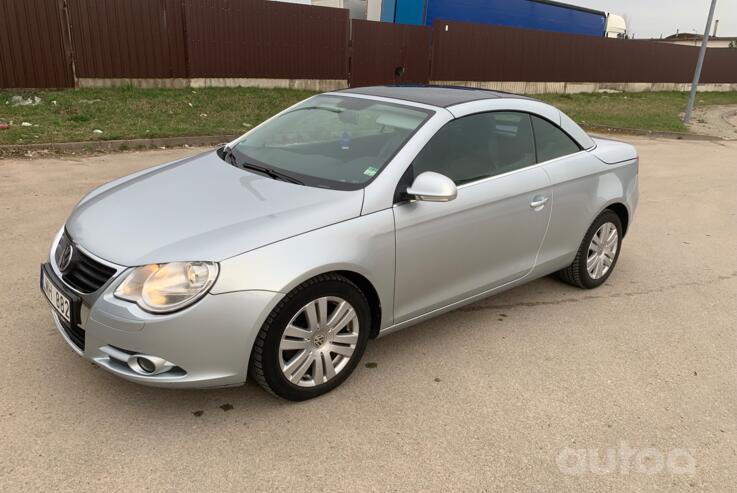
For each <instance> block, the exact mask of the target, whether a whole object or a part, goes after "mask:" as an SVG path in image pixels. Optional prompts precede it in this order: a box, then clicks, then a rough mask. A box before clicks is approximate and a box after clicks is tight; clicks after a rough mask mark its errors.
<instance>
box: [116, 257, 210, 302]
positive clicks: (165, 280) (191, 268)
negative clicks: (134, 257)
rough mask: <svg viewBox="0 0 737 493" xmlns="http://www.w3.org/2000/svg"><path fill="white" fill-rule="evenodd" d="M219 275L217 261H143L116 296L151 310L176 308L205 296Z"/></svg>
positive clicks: (121, 286) (126, 279) (127, 278)
mask: <svg viewBox="0 0 737 493" xmlns="http://www.w3.org/2000/svg"><path fill="white" fill-rule="evenodd" d="M217 276H218V264H216V263H213V262H172V263H169V264H151V265H144V266H142V267H136V268H135V269H133V271H132V272H131V273H130V274H128V276H127V277H126V278H125V280H124V281H123V282H122V283H121V284H120V286H118V288H117V289H116V290H115V296H116V297H118V298H120V299H123V300H127V301H132V302H134V303H137V304H138V306H140V307H141V308H143V309H144V310H146V311H148V312H153V313H167V312H173V311H176V310H179V309H181V308H184V307H186V306H189V305H191V304H192V303H194V302H195V301H197V300H198V299H200V298H201V297H202V296H204V295H205V293H207V291H209V289H210V288H211V287H212V285H213V284H214V283H215V279H216V278H217Z"/></svg>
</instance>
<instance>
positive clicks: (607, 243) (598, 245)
mask: <svg viewBox="0 0 737 493" xmlns="http://www.w3.org/2000/svg"><path fill="white" fill-rule="evenodd" d="M621 239H622V221H621V220H620V219H619V216H618V215H617V214H616V213H615V212H613V211H611V210H609V209H607V210H605V211H604V212H602V213H601V214H600V215H599V217H597V218H596V220H595V221H594V222H593V223H592V224H591V226H590V227H589V229H588V231H587V232H586V235H585V236H584V238H583V241H581V246H580V247H579V249H578V252H577V253H576V258H575V259H574V260H573V263H572V264H571V265H569V266H568V267H566V268H565V269H563V270H561V271H559V272H558V277H559V278H560V279H561V280H563V281H564V282H567V283H568V284H572V285H574V286H578V287H580V288H583V289H593V288H596V287H599V286H601V285H602V284H604V283H605V282H606V280H607V279H608V278H609V276H610V275H611V274H612V271H614V267H615V266H616V265H617V259H618V258H619V251H620V247H621Z"/></svg>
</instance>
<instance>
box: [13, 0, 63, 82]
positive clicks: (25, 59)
mask: <svg viewBox="0 0 737 493" xmlns="http://www.w3.org/2000/svg"><path fill="white" fill-rule="evenodd" d="M67 29H68V26H67V24H66V16H65V13H64V3H63V0H0V87H70V86H73V85H74V75H73V73H72V56H71V49H70V46H69V43H68V40H69V38H68V34H66V33H67Z"/></svg>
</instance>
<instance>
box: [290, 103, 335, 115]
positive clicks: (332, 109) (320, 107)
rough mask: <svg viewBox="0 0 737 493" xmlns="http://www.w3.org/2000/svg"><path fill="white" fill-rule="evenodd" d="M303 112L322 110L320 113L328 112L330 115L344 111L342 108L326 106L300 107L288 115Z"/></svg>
mask: <svg viewBox="0 0 737 493" xmlns="http://www.w3.org/2000/svg"><path fill="white" fill-rule="evenodd" d="M305 110H322V111H329V112H330V113H343V112H344V111H345V110H344V109H343V108H337V107H335V106H327V105H322V104H321V105H317V106H302V107H300V108H295V109H293V110H292V111H290V112H289V113H294V112H296V111H305Z"/></svg>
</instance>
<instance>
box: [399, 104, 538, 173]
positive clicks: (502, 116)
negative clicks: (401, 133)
mask: <svg viewBox="0 0 737 493" xmlns="http://www.w3.org/2000/svg"><path fill="white" fill-rule="evenodd" d="M532 164H535V147H534V142H533V135H532V123H531V121H530V116H529V115H528V114H526V113H517V112H490V113H479V114H477V115H470V116H466V117H463V118H459V119H457V120H453V121H452V122H450V123H448V124H447V125H445V126H444V127H443V128H441V129H440V130H439V131H438V133H436V134H435V136H434V137H433V138H432V139H431V140H430V141H429V142H428V143H427V145H426V146H425V147H424V148H423V149H422V151H420V153H419V154H418V155H417V157H416V158H415V160H414V162H413V163H412V167H413V170H414V176H417V175H419V174H420V173H423V172H425V171H435V172H437V173H441V174H443V175H445V176H447V177H449V178H451V179H452V180H453V181H454V182H455V183H456V184H457V185H462V184H464V183H469V182H472V181H476V180H479V179H482V178H488V177H490V176H494V175H498V174H501V173H506V172H508V171H513V170H515V169H520V168H524V167H526V166H530V165H532Z"/></svg>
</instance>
